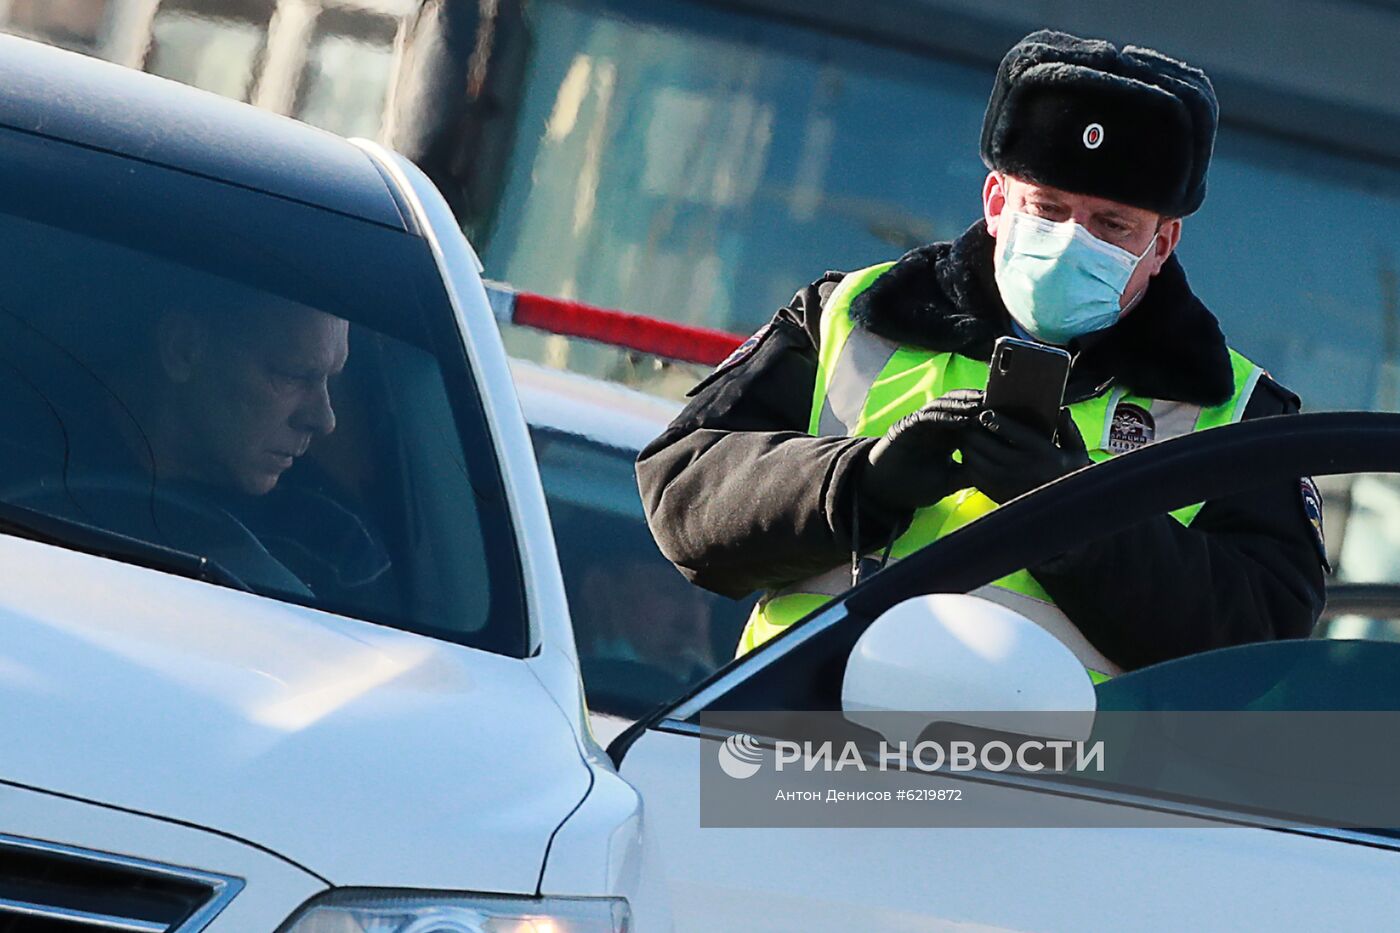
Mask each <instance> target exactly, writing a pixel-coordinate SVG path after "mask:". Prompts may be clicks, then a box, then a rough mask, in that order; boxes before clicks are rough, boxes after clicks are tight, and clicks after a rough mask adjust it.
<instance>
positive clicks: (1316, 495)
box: [1298, 476, 1332, 573]
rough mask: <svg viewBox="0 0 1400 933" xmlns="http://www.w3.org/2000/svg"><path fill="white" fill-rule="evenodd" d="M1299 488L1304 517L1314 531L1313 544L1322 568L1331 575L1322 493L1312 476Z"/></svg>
mask: <svg viewBox="0 0 1400 933" xmlns="http://www.w3.org/2000/svg"><path fill="white" fill-rule="evenodd" d="M1298 486H1299V492H1300V493H1301V494H1302V499H1303V516H1304V517H1305V518H1307V520H1308V527H1309V528H1311V529H1312V537H1313V544H1314V545H1316V547H1317V556H1318V558H1319V559H1321V561H1322V566H1323V567H1325V568H1326V569H1327V572H1328V573H1331V572H1332V565H1331V564H1330V563H1328V561H1327V538H1326V536H1325V535H1324V533H1323V530H1322V493H1321V491H1319V490H1318V488H1317V483H1315V482H1313V480H1312V477H1310V476H1305V477H1303V478H1302V479H1301V480H1299V481H1298Z"/></svg>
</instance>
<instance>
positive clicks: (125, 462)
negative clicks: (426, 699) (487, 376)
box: [0, 134, 527, 655]
mask: <svg viewBox="0 0 1400 933" xmlns="http://www.w3.org/2000/svg"><path fill="white" fill-rule="evenodd" d="M0 171H4V172H5V173H6V177H7V179H8V180H9V183H10V186H11V190H12V191H14V192H15V193H14V195H13V196H12V197H9V198H7V201H6V203H5V204H4V205H3V207H0V245H3V249H4V251H5V254H6V255H7V256H8V257H10V261H9V262H7V263H5V265H4V268H3V270H0V393H3V396H4V398H5V400H6V403H5V405H4V406H0V519H3V520H4V521H5V522H20V523H21V524H22V523H23V522H24V517H25V516H26V515H32V514H34V513H37V514H38V515H40V516H44V517H45V518H47V519H56V520H59V521H61V522H64V523H68V524H67V525H66V526H64V525H59V526H57V527H58V528H59V529H60V533H59V537H60V539H61V540H62V538H63V534H62V528H64V527H68V528H73V529H82V530H83V531H82V533H81V534H77V533H75V534H73V535H72V540H74V541H77V540H78V538H80V537H81V538H83V539H84V540H85V541H87V542H88V543H89V544H90V543H91V540H92V535H93V534H100V533H107V534H110V535H113V536H120V539H121V540H124V541H127V542H133V543H134V544H131V543H128V544H126V545H123V547H122V548H114V549H113V553H118V554H129V553H130V552H131V548H132V547H133V546H138V545H140V544H146V545H150V546H154V547H155V548H164V549H170V550H173V551H176V552H180V553H182V554H185V555H192V556H195V557H197V558H201V559H206V560H208V561H211V562H212V563H213V564H214V565H216V566H217V567H218V568H219V574H217V575H215V577H216V578H217V579H219V580H221V581H222V582H230V583H232V584H234V585H240V586H243V587H246V588H247V589H250V590H252V591H254V592H257V593H259V594H262V595H265V596H269V597H273V598H276V599H281V600H285V601H288V602H293V603H298V604H302V605H307V606H312V607H315V608H318V609H325V610H328V611H331V612H336V613H341V614H344V615H349V616H354V617H357V618H361V619H366V620H370V621H373V622H379V623H383V624H388V625H393V626H396V627H400V628H405V629H410V630H413V631H418V632H423V633H428V634H432V635H436V636H440V637H444V638H448V639H452V640H456V641H460V642H463V643H465V644H469V645H473V646H476V647H480V648H485V649H489V650H493V651H501V652H506V653H511V654H516V655H520V654H523V653H524V652H525V651H526V650H527V638H526V627H525V620H524V615H523V611H522V598H521V586H520V576H519V570H518V561H517V559H516V557H515V552H514V547H513V543H512V542H513V535H512V531H511V525H510V522H509V517H508V512H507V509H506V506H505V503H504V498H503V495H502V492H501V484H500V477H499V474H498V472H497V466H496V464H495V461H494V457H493V455H492V453H491V444H490V443H489V434H488V431H487V428H486V426H485V422H484V418H483V413H482V412H481V410H480V406H479V403H478V400H477V397H476V395H475V391H474V389H473V385H472V381H471V378H470V375H469V373H468V371H467V368H466V366H467V364H466V359H465V353H464V352H463V347H462V343H461V337H460V335H459V333H458V331H457V329H456V325H455V319H454V316H453V314H452V311H451V307H450V304H449V303H448V298H447V296H446V293H445V291H444V289H443V286H442V285H441V283H440V281H439V279H438V276H437V272H436V269H435V266H434V264H433V262H432V259H431V256H430V254H429V252H428V249H427V247H426V245H425V244H424V243H423V242H422V241H421V240H419V239H417V238H414V237H411V236H408V235H407V234H404V233H403V232H401V231H400V232H396V231H392V230H389V229H387V228H382V227H378V226H375V225H373V224H369V223H365V222H361V221H358V220H354V219H352V218H349V217H346V216H342V215H338V214H335V213H332V212H329V211H324V210H317V209H314V208H310V207H306V206H303V205H298V204H295V203H292V202H289V201H287V200H285V199H279V198H273V197H268V196H263V195H260V194H256V193H253V192H248V191H244V190H241V189H237V188H233V187H231V186H226V185H221V184H217V183H214V182H209V181H207V180H204V179H199V178H195V177H193V176H189V175H185V174H183V173H180V172H175V171H170V170H165V169H161V168H157V167H154V166H149V165H143V164H140V163H135V162H132V161H130V160H126V159H121V158H117V157H113V156H108V155H105V154H101V153H95V152H91V151H88V150H81V149H78V148H77V147H71V146H66V145H63V144H57V143H51V142H47V141H42V140H36V139H33V138H29V137H23V136H19V135H16V134H0ZM386 197H387V193H386ZM49 527H50V531H52V528H53V527H54V526H52V525H50V526H49ZM50 537H53V535H52V534H50ZM114 540H115V538H114ZM160 553H161V552H160V551H158V550H152V551H151V552H150V554H149V555H148V557H149V559H147V560H145V561H144V563H146V564H147V565H148V566H161V560H160ZM172 563H174V562H173V561H172ZM192 624H194V621H192Z"/></svg>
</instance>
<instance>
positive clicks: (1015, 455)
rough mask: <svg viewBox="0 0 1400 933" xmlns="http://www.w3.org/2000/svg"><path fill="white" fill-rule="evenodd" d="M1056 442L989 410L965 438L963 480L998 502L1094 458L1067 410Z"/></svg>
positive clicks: (1064, 409) (983, 413) (981, 415)
mask: <svg viewBox="0 0 1400 933" xmlns="http://www.w3.org/2000/svg"><path fill="white" fill-rule="evenodd" d="M1055 434H1056V438H1057V439H1058V443H1056V441H1054V440H1050V439H1048V438H1046V437H1045V436H1044V435H1042V434H1039V433H1037V432H1036V431H1035V430H1033V429H1032V428H1029V427H1027V426H1026V425H1025V424H1023V423H1021V422H1019V421H1017V420H1015V419H1014V418H1009V417H1007V416H1006V415H1000V414H997V413H996V412H994V411H991V410H989V409H986V410H983V411H982V412H981V413H980V414H979V415H978V416H977V423H976V424H975V425H974V426H972V427H971V428H969V429H968V430H967V431H966V432H964V435H963V438H962V468H963V474H964V476H963V478H964V479H965V480H966V481H967V485H969V486H975V487H976V488H977V489H978V490H979V491H980V492H981V493H982V494H983V495H985V496H986V497H987V498H989V499H991V500H992V501H993V502H996V503H998V504H1000V503H1002V502H1005V501H1006V500H1008V499H1014V498H1016V497H1017V496H1019V495H1021V494H1022V493H1025V492H1029V491H1030V490H1032V489H1035V488H1036V487H1038V486H1044V485H1045V484H1046V483H1050V482H1053V481H1055V480H1057V479H1059V478H1060V477H1061V476H1064V475H1065V474H1066V473H1073V472H1074V471H1075V470H1078V469H1080V468H1081V467H1086V466H1089V465H1090V463H1091V462H1092V461H1091V460H1090V459H1089V454H1088V452H1087V451H1086V450H1085V449H1084V438H1083V437H1081V436H1080V434H1079V428H1078V427H1076V426H1075V423H1074V419H1073V418H1071V417H1070V413H1069V409H1068V408H1061V409H1060V420H1059V426H1058V427H1057V429H1056V432H1055Z"/></svg>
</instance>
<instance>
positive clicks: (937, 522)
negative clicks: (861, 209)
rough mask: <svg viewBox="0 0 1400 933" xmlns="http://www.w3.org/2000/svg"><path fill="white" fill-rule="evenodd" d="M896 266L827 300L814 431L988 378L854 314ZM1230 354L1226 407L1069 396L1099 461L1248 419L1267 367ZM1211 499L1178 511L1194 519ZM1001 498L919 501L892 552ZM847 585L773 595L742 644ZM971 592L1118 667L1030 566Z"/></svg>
mask: <svg viewBox="0 0 1400 933" xmlns="http://www.w3.org/2000/svg"><path fill="white" fill-rule="evenodd" d="M893 265H894V263H892V262H890V263H882V264H880V265H876V266H871V267H870V268H868V269H862V270H860V271H859V272H852V273H850V274H849V275H847V276H845V277H844V278H842V280H841V282H840V283H839V284H838V285H837V287H836V289H835V291H833V292H832V293H831V296H830V298H829V299H828V300H827V301H826V303H825V306H824V307H823V309H822V318H821V352H820V354H819V356H818V361H817V378H816V384H815V386H814V388H813V393H812V408H811V419H810V423H809V425H808V432H809V433H810V434H812V435H814V436H827V437H830V436H847V437H856V436H862V437H879V436H881V435H883V434H884V433H885V432H886V431H887V430H889V428H890V426H891V425H893V424H894V423H895V422H896V421H898V420H899V419H900V418H902V417H904V416H905V415H908V414H911V413H913V412H915V411H918V410H919V409H920V408H922V407H924V406H925V405H927V404H928V403H929V402H931V401H933V400H934V399H936V398H938V397H940V396H942V395H945V394H946V393H948V392H952V391H954V390H956V389H984V388H986V385H987V375H988V366H987V363H985V362H983V361H981V360H974V359H971V358H969V357H966V356H962V355H960V354H957V353H951V352H937V351H933V350H924V349H920V348H918V347H911V346H905V345H901V344H897V343H895V342H893V341H890V340H886V339H885V338H883V337H880V336H878V335H876V334H874V333H872V332H870V331H869V330H867V329H866V328H864V327H860V326H858V325H856V324H855V323H854V322H853V321H852V320H851V315H850V308H851V302H852V301H853V300H854V299H855V297H856V296H857V295H859V294H860V293H861V292H863V291H865V290H866V289H867V288H869V287H870V286H871V284H872V283H874V281H875V280H876V279H877V278H879V277H880V276H881V275H883V274H884V273H885V272H886V271H887V270H888V269H890V268H891V267H892V266H893ZM1230 363H1231V367H1232V369H1233V376H1234V393H1233V394H1232V395H1231V397H1230V398H1229V399H1228V400H1227V401H1225V402H1224V403H1222V404H1220V405H1214V406H1210V407H1202V406H1199V405H1191V404H1188V403H1185V402H1174V401H1165V400H1162V399H1151V398H1144V397H1141V396H1137V395H1133V394H1132V393H1130V392H1129V391H1127V390H1126V389H1123V388H1112V389H1105V390H1104V391H1103V392H1101V393H1100V394H1098V395H1096V396H1093V397H1091V398H1087V399H1084V400H1082V401H1078V402H1075V403H1074V404H1072V405H1070V406H1069V408H1070V414H1071V415H1072V416H1073V418H1074V422H1075V425H1076V427H1078V428H1079V433H1080V434H1081V436H1083V438H1084V442H1085V447H1087V448H1088V451H1089V457H1090V459H1091V460H1093V461H1095V462H1099V461H1102V460H1106V459H1108V458H1109V457H1111V456H1113V455H1114V454H1117V453H1121V452H1123V451H1125V450H1129V449H1133V448H1134V447H1137V446H1141V445H1142V444H1143V443H1150V442H1154V441H1161V440H1166V439H1168V438H1172V437H1179V436H1181V435H1184V434H1190V433H1191V432H1193V431H1201V430H1204V429H1206V428H1212V427H1216V426H1219V425H1222V424H1233V423H1234V422H1236V421H1239V420H1240V418H1241V417H1243V415H1244V409H1245V405H1246V404H1247V402H1248V401H1249V397H1250V395H1251V394H1252V393H1253V392H1254V387H1255V385H1256V384H1257V383H1258V381H1259V377H1260V376H1261V375H1263V370H1261V369H1260V368H1259V367H1258V366H1256V365H1254V364H1253V363H1251V362H1250V361H1249V360H1247V359H1245V358H1244V357H1243V356H1241V355H1240V354H1238V353H1236V352H1235V351H1234V350H1231V351H1230ZM1203 504H1204V503H1197V504H1195V505H1189V506H1186V507H1184V508H1180V509H1177V510H1176V511H1174V512H1172V513H1171V514H1172V516H1173V517H1174V518H1176V520H1177V521H1179V522H1181V523H1182V524H1183V525H1190V524H1191V522H1192V521H1193V520H1194V519H1195V517H1196V514H1197V513H1198V512H1199V511H1200V509H1201V506H1202V505H1203ZM995 508H996V503H995V502H993V501H992V500H991V499H988V498H987V497H986V496H984V495H982V493H980V492H978V491H977V490H976V489H962V490H959V491H957V492H955V493H953V494H951V495H949V496H947V497H945V498H944V499H942V500H940V501H939V502H936V503H934V504H933V505H931V506H928V507H926V508H921V509H918V510H917V511H915V512H914V515H913V519H912V520H911V521H910V523H909V527H908V529H906V530H905V531H904V533H903V534H901V535H899V537H898V538H896V539H895V541H894V543H893V546H892V548H891V550H890V560H891V561H895V560H899V559H901V558H904V557H907V556H908V555H910V554H912V553H913V552H915V551H917V550H919V549H920V548H922V547H924V546H926V545H928V544H931V543H932V542H934V541H936V540H938V539H939V538H941V537H943V536H944V535H946V534H949V533H950V532H953V531H956V530H957V529H959V528H961V527H962V526H963V525H966V524H967V523H968V522H970V521H973V520H974V519H976V518H979V517H981V516H983V515H986V514H987V513H988V512H990V511H992V510H993V509H995ZM850 585H851V570H850V566H849V565H848V564H842V565H841V566H838V567H833V568H832V569H831V570H829V571H827V572H826V573H822V574H818V575H816V576H814V577H810V578H808V579H806V580H799V581H794V582H793V583H792V584H790V585H788V586H785V587H782V588H781V589H778V590H773V591H770V592H768V593H765V594H764V596H763V597H762V598H761V599H760V600H759V602H758V605H756V606H755V607H754V610H753V613H752V614H751V615H750V617H749V620H748V624H747V625H746V626H745V628H744V633H743V636H742V637H741V638H740V641H739V649H738V652H737V654H744V653H745V652H747V651H749V650H751V649H753V648H754V647H756V646H757V645H760V644H762V643H763V642H765V641H767V640H768V639H769V638H772V637H773V636H774V635H776V634H777V633H778V632H780V631H782V630H783V629H784V628H786V627H787V626H789V625H791V624H792V623H794V622H796V621H797V620H798V619H801V618H803V617H804V616H806V615H808V614H809V613H811V612H812V611H814V610H816V609H818V608H820V607H821V606H823V605H825V604H826V603H828V602H830V601H831V599H832V598H833V597H834V596H836V595H838V594H839V593H841V592H843V591H844V590H846V589H848V588H849V587H850ZM974 595H978V596H982V597H985V598H988V599H991V600H993V601H995V602H998V603H1001V604H1003V605H1006V606H1008V607H1009V608H1011V609H1014V610H1016V611H1017V612H1020V613H1021V614H1022V615H1025V616H1027V617H1028V618H1031V619H1033V620H1034V621H1036V622H1037V623H1039V624H1040V625H1041V626H1043V627H1044V628H1046V629H1048V630H1049V631H1050V632H1051V633H1053V634H1054V635H1056V636H1057V637H1058V638H1059V639H1060V640H1061V641H1063V642H1064V643H1065V644H1066V645H1068V646H1069V647H1070V649H1071V650H1073V651H1074V653H1075V654H1076V656H1078V657H1079V659H1080V660H1081V661H1082V662H1083V663H1084V666H1085V668H1086V669H1087V670H1088V671H1089V672H1090V676H1092V677H1094V679H1095V680H1100V679H1103V678H1105V677H1107V676H1111V675H1113V674H1116V673H1119V672H1120V669H1119V668H1118V666H1117V665H1115V664H1114V663H1113V662H1112V661H1110V660H1109V659H1108V658H1106V657H1104V656H1103V655H1102V654H1101V653H1100V652H1099V651H1098V650H1097V649H1095V648H1094V647H1093V646H1092V645H1091V644H1089V642H1088V640H1087V639H1085V638H1084V636H1083V635H1082V634H1081V633H1080V632H1079V630H1078V628H1076V627H1075V626H1074V624H1073V623H1072V622H1071V621H1070V620H1069V619H1068V618H1066V617H1065V615H1064V613H1062V612H1060V611H1059V610H1058V609H1057V608H1056V607H1055V604H1054V601H1053V600H1052V599H1051V598H1050V596H1049V594H1047V593H1046V592H1045V590H1044V589H1043V588H1042V587H1041V586H1040V584H1039V583H1037V582H1036V580H1035V578H1034V577H1032V576H1031V574H1030V572H1029V571H1027V570H1018V571H1016V572H1015V573H1013V574H1010V575H1008V576H1005V577H1002V578H1001V579H1000V580H997V581H995V582H994V583H992V584H990V585H988V586H986V587H983V588H982V589H980V590H978V591H977V592H976V593H975V594H974Z"/></svg>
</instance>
